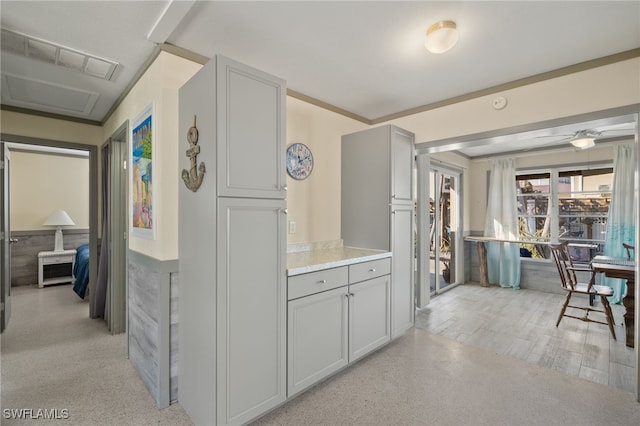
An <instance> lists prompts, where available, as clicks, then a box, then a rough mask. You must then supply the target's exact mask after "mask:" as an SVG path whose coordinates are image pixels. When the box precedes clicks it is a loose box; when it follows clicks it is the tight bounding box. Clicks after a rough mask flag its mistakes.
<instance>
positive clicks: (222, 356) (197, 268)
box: [176, 56, 287, 425]
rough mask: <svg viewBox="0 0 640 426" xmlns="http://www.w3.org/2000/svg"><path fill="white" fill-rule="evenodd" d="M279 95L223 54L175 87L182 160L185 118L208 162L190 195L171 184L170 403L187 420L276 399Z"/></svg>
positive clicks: (281, 187) (282, 368)
mask: <svg viewBox="0 0 640 426" xmlns="http://www.w3.org/2000/svg"><path fill="white" fill-rule="evenodd" d="M285 101H286V99H285V82H284V81H283V80H281V79H279V78H276V77H273V76H271V75H268V74H266V73H263V72H261V71H259V70H256V69H253V68H250V67H248V66H245V65H243V64H240V63H237V62H235V61H232V60H230V59H228V58H225V57H222V56H217V57H215V58H213V59H211V60H210V61H209V62H208V63H207V64H206V65H205V66H204V67H203V68H202V69H201V70H200V71H199V72H198V73H197V74H196V75H195V76H194V77H193V78H192V79H191V80H189V81H188V82H187V83H186V84H185V85H184V86H183V87H182V88H181V89H180V134H179V137H180V144H179V146H180V149H179V152H178V153H177V155H179V158H180V159H179V164H180V169H181V170H182V169H186V170H189V169H190V159H189V158H187V156H185V151H187V150H188V149H189V148H190V146H189V144H188V142H187V134H188V132H189V131H190V129H191V128H192V127H193V126H194V121H195V126H196V127H197V130H198V143H197V146H199V149H200V152H199V155H198V157H197V162H198V170H200V169H199V167H200V163H204V164H205V168H206V173H205V176H204V179H203V181H202V185H201V186H200V188H199V189H198V190H197V192H192V191H191V190H189V189H187V187H186V186H185V185H184V184H183V183H182V182H180V184H179V185H180V189H179V224H180V225H179V250H180V253H179V259H180V260H179V268H180V269H179V280H180V301H179V304H180V307H179V359H180V360H179V381H180V382H179V401H180V403H181V405H182V406H183V407H184V409H185V410H186V411H187V413H188V414H189V416H190V417H191V419H192V420H193V421H194V422H195V423H196V424H208V425H210V424H224V425H227V424H230V425H231V424H244V423H247V422H249V421H251V420H252V419H254V418H255V417H257V416H259V415H261V414H263V413H264V412H266V411H268V410H269V409H271V408H273V407H275V406H277V405H279V404H280V403H282V402H284V401H285V399H286V303H287V299H286V277H285V270H286V234H285V223H286V219H285V215H286V197H285V194H286V192H285V191H286V186H285V183H286V180H285V172H284V165H285V159H284V149H285V147H284V136H285ZM191 135H192V136H193V135H195V131H193V130H191ZM196 149H197V148H196ZM178 174H179V173H176V179H179V178H178Z"/></svg>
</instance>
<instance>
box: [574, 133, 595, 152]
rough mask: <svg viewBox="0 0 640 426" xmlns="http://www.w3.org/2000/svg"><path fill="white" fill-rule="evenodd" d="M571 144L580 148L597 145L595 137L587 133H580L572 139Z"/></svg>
mask: <svg viewBox="0 0 640 426" xmlns="http://www.w3.org/2000/svg"><path fill="white" fill-rule="evenodd" d="M571 145H573V146H575V147H576V148H578V149H587V148H593V147H594V146H595V145H596V142H595V139H594V138H592V137H589V136H587V135H585V134H578V135H576V137H575V138H574V139H572V140H571Z"/></svg>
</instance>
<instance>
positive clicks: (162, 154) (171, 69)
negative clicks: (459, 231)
mask: <svg viewBox="0 0 640 426" xmlns="http://www.w3.org/2000/svg"><path fill="white" fill-rule="evenodd" d="M200 67H201V66H200V65H198V64H195V63H192V62H190V61H187V60H184V59H181V58H178V57H175V56H173V55H171V54H168V53H166V52H163V53H161V54H160V56H159V57H158V59H157V60H156V61H155V62H154V64H153V65H152V66H151V67H150V68H149V70H148V71H147V73H146V74H145V75H144V76H143V78H142V79H141V80H140V81H139V82H138V83H137V84H136V86H135V87H134V88H133V89H132V91H131V92H130V93H129V95H128V96H127V97H126V98H125V100H124V101H123V102H122V104H121V105H120V107H119V108H118V109H117V110H116V111H115V113H114V114H113V115H112V116H111V117H110V119H109V120H108V121H107V123H106V124H105V126H104V128H102V129H100V128H95V126H87V125H80V124H77V123H67V122H60V121H58V120H51V119H44V118H41V117H32V116H25V115H22V114H16V113H11V112H2V126H3V128H2V131H3V132H4V133H14V134H21V135H27V136H32V137H45V138H52V139H59V140H67V141H72V142H74V141H75V142H82V143H91V144H96V145H100V144H101V143H103V141H104V140H106V139H107V138H108V137H109V136H111V135H112V134H113V132H114V131H115V130H116V129H117V128H118V127H119V126H120V125H121V124H122V123H124V122H125V121H126V120H131V119H132V118H134V117H135V116H136V115H137V114H138V113H139V112H140V111H142V110H143V109H144V108H145V107H146V106H147V105H148V104H149V103H150V102H152V101H153V102H154V103H155V108H156V117H155V118H156V123H159V126H160V127H159V128H157V130H156V136H157V138H156V159H155V161H156V163H155V172H156V173H155V175H154V178H156V181H155V182H154V184H155V186H156V188H161V190H160V191H157V192H156V195H157V199H155V202H156V205H155V209H156V218H157V222H156V223H157V225H158V233H157V239H156V240H155V241H150V240H142V239H136V238H132V239H131V240H130V243H129V244H130V248H131V249H133V250H136V251H139V252H142V253H144V254H147V255H149V256H152V257H155V258H158V259H173V258H176V257H177V221H178V218H177V215H178V207H177V185H178V183H179V176H178V157H177V155H178V153H179V152H181V151H179V149H180V148H179V146H180V144H181V143H182V142H184V141H183V138H181V136H180V135H179V134H178V123H177V121H178V114H177V108H178V101H177V97H178V89H179V87H180V86H181V85H182V84H183V83H184V82H185V81H186V80H188V78H189V77H190V76H192V75H193V74H195V72H197V70H198V69H200ZM638 75H640V58H635V59H631V60H627V61H623V62H619V63H615V64H611V65H606V66H603V67H600V68H596V69H591V70H587V71H583V72H580V73H575V74H571V75H567V76H563V77H558V78H555V79H552V80H548V81H544V82H540V83H536V84H532V85H529V86H525V87H520V88H516V89H512V90H508V91H505V92H503V93H500V95H502V96H505V97H506V98H507V99H508V101H509V103H508V105H507V107H506V108H505V109H504V110H502V111H496V110H494V109H493V108H492V107H491V100H492V99H493V98H494V97H495V96H497V95H491V96H485V97H481V98H478V99H472V100H469V101H466V102H461V103H458V104H454V105H449V106H446V107H442V108H438V109H434V110H431V111H426V112H423V113H419V114H415V115H412V116H408V117H404V118H401V119H397V120H393V121H392V123H394V124H396V125H398V126H400V127H402V128H405V129H407V130H409V131H411V132H414V133H416V142H428V141H433V140H439V139H446V138H452V137H456V136H463V135H469V134H475V133H480V132H485V131H492V130H497V129H504V128H509V127H513V126H519V125H524V124H529V123H536V122H540V121H544V120H549V119H555V118H560V117H569V116H573V115H577V114H582V113H587V112H595V111H600V110H604V109H609V108H614V107H620V106H626V105H633V104H638V103H640V79H639V78H638ZM368 127H370V126H367V125H365V124H363V123H360V122H357V121H355V120H352V119H349V118H346V117H344V116H341V115H339V114H336V113H333V112H330V111H327V110H325V109H322V108H319V107H316V106H313V105H310V104H308V103H305V102H303V101H300V100H298V99H294V98H291V97H288V98H287V136H286V143H287V145H289V144H291V143H293V142H302V143H305V144H306V145H308V146H309V147H310V148H311V150H312V152H313V154H314V157H315V166H314V171H313V173H312V174H311V176H310V177H309V178H308V179H306V180H304V181H294V180H293V179H291V178H288V182H287V184H288V187H289V192H288V209H289V216H288V219H289V220H290V221H291V220H292V221H295V222H296V225H297V231H296V233H295V234H289V235H288V242H290V243H296V242H313V241H327V240H335V239H339V238H340V138H341V136H342V135H343V134H347V133H351V132H354V131H358V130H361V129H365V128H368ZM96 129H99V132H97V130H96ZM96 132H97V133H96ZM591 152H595V151H594V150H591ZM576 155H577V156H576V157H573V158H567V159H566V161H567V162H570V163H578V162H580V161H581V159H580V158H579V155H585V154H578V153H576ZM434 158H439V159H441V160H442V161H444V162H446V163H450V164H453V165H458V166H460V167H461V168H462V169H463V171H464V182H463V183H464V185H465V186H464V188H465V196H464V207H465V209H464V229H465V230H479V229H482V225H481V224H482V223H483V221H484V208H485V205H484V200H485V199H486V194H485V195H483V194H484V192H485V191H486V182H485V178H486V173H485V172H486V171H485V172H483V171H482V167H485V168H486V167H487V163H485V164H484V165H481V164H477V163H475V162H474V163H471V162H469V161H468V159H465V158H464V157H460V156H456V155H454V154H452V153H440V154H437V155H434ZM522 160H523V161H533V159H532V157H524V158H523V159H522ZM592 160H594V158H592ZM541 161H546V160H541ZM483 173H485V174H484V175H483ZM479 175H482V176H483V177H482V179H479V178H477V176H479ZM479 191H481V192H479ZM472 194H473V195H474V196H473V197H472ZM479 224H480V225H479Z"/></svg>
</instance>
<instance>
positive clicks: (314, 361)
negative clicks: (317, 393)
mask: <svg viewBox="0 0 640 426" xmlns="http://www.w3.org/2000/svg"><path fill="white" fill-rule="evenodd" d="M347 296H348V294H347V287H346V286H345V287H340V288H337V289H334V290H329V291H325V292H322V293H317V294H313V295H311V296H306V297H301V298H300V299H296V300H292V301H290V302H289V312H288V331H289V333H288V338H287V339H288V380H287V382H288V383H287V384H288V387H287V395H288V396H289V397H291V396H293V395H295V394H297V393H299V392H301V391H302V390H304V389H306V388H308V387H309V386H311V385H313V384H314V383H316V382H318V381H319V380H321V379H323V378H324V377H327V376H328V375H330V374H331V373H333V372H335V371H337V370H339V369H340V368H342V367H344V366H346V365H347V363H348V357H347V347H348V334H347V333H348V327H347V321H348V319H349V316H348V308H349V305H348V297H347Z"/></svg>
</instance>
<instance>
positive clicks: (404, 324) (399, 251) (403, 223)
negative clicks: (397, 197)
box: [391, 205, 415, 339]
mask: <svg viewBox="0 0 640 426" xmlns="http://www.w3.org/2000/svg"><path fill="white" fill-rule="evenodd" d="M391 211H392V214H391V221H392V222H391V240H392V247H391V249H392V251H393V257H392V258H391V276H392V277H393V283H392V286H391V337H392V338H394V339H395V338H396V337H399V336H401V335H402V334H404V333H405V331H407V330H408V329H410V328H411V327H413V322H414V312H415V301H414V299H413V273H414V266H413V262H414V260H413V206H400V205H396V206H392V210H391Z"/></svg>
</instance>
